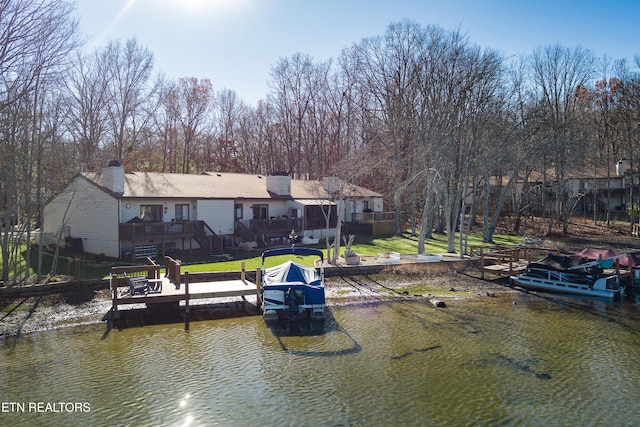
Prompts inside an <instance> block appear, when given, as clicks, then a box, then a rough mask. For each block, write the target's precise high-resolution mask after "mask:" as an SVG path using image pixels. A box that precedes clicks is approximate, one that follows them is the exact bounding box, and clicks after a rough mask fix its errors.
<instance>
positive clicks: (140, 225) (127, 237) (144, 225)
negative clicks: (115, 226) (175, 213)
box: [119, 221, 222, 254]
mask: <svg viewBox="0 0 640 427" xmlns="http://www.w3.org/2000/svg"><path fill="white" fill-rule="evenodd" d="M119 233H120V241H123V242H131V243H132V245H133V246H136V245H138V244H146V243H159V244H164V243H165V242H176V241H180V240H181V239H189V244H190V241H191V239H193V240H195V241H196V242H197V243H198V245H199V246H200V248H201V249H203V250H206V251H207V252H210V253H211V254H216V253H220V252H221V251H222V239H221V238H220V237H218V236H217V235H216V234H215V233H214V232H213V231H212V230H211V229H210V228H209V226H208V225H207V224H206V223H205V222H204V221H172V222H136V223H124V224H120V226H119ZM182 249H185V248H182ZM188 249H191V247H190V246H189V248H188Z"/></svg>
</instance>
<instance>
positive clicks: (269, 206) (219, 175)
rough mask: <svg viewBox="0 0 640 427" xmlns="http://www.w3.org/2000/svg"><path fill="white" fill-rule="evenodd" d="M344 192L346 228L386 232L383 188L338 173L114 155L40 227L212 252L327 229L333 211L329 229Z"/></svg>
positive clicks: (88, 239)
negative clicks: (164, 168)
mask: <svg viewBox="0 0 640 427" xmlns="http://www.w3.org/2000/svg"><path fill="white" fill-rule="evenodd" d="M338 192H342V194H343V195H344V196H343V197H342V200H346V205H345V212H346V215H345V221H346V225H347V228H350V227H353V228H354V230H356V229H357V230H358V232H359V233H362V232H366V231H369V232H376V230H386V229H385V228H384V227H382V228H380V226H379V224H385V223H386V222H387V218H391V217H392V215H388V213H384V212H383V197H382V195H381V194H379V193H376V192H373V191H370V190H367V189H365V188H362V187H358V186H355V185H350V184H346V183H344V182H343V181H339V180H337V179H336V178H328V179H325V180H324V181H307V180H298V179H291V177H289V176H287V175H285V174H278V175H270V176H264V175H249V174H238V173H224V172H210V173H205V174H201V175H188V174H173V173H152V172H131V173H125V171H124V168H123V167H122V166H120V165H119V163H118V162H110V163H109V166H108V167H106V168H104V169H103V171H102V172H101V173H81V174H78V175H76V176H75V177H74V178H73V179H72V180H71V181H70V182H69V183H68V184H67V185H66V187H65V188H64V189H63V190H62V191H60V192H59V193H58V194H57V195H56V196H55V197H53V198H52V199H51V200H50V201H49V202H48V203H47V205H46V207H45V212H44V219H43V233H44V235H45V237H46V238H47V239H48V241H49V242H56V241H58V239H60V241H65V240H66V241H74V242H76V243H77V244H78V246H79V243H80V242H81V245H82V250H83V251H84V252H87V253H93V254H104V255H106V256H110V257H122V258H129V257H134V258H135V257H141V256H145V255H146V254H152V255H153V254H155V253H156V251H158V252H159V253H165V252H169V251H171V250H192V251H196V250H197V251H204V252H205V253H208V254H216V253H221V252H222V251H223V249H224V248H225V247H229V246H236V245H238V244H244V243H247V242H248V243H250V245H249V247H251V246H272V245H280V244H286V243H287V237H288V235H289V234H290V233H291V231H292V230H293V231H294V232H295V233H296V235H297V236H298V237H299V238H303V237H306V238H316V239H317V238H321V237H325V236H326V234H327V223H326V215H327V214H328V213H329V212H330V214H329V228H328V233H329V236H330V237H331V236H333V235H334V233H335V227H336V219H337V208H338V203H340V202H339V200H340V199H341V198H340V197H338V196H337V193H338ZM372 224H373V225H372ZM367 225H369V227H368V228H367ZM363 227H364V228H363Z"/></svg>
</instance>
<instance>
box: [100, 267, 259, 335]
mask: <svg viewBox="0 0 640 427" xmlns="http://www.w3.org/2000/svg"><path fill="white" fill-rule="evenodd" d="M147 263H148V265H145V266H131V267H113V268H112V269H111V281H110V293H111V300H112V307H111V311H112V313H113V319H117V318H118V317H119V313H118V307H120V306H122V305H134V304H144V305H146V306H147V308H148V307H149V305H154V304H165V303H169V304H171V303H175V304H177V305H179V304H180V303H181V302H184V314H185V331H189V302H190V301H191V300H202V299H214V298H225V297H242V298H243V300H244V299H245V298H244V297H245V296H247V295H255V296H256V303H257V304H258V303H259V301H260V288H259V287H258V286H257V285H256V284H255V283H252V282H250V281H249V280H247V279H246V276H245V271H244V267H243V270H242V272H241V273H240V277H239V278H238V279H235V280H220V281H213V282H194V283H190V277H189V273H188V272H185V274H181V272H180V267H181V265H180V261H176V260H173V259H171V258H170V257H165V271H166V273H165V275H164V276H162V275H161V273H160V266H159V265H158V264H156V263H155V262H154V261H153V260H152V259H147ZM256 277H257V280H256V281H257V282H259V281H260V273H259V272H257V273H256ZM128 278H131V279H135V278H138V279H140V280H141V279H142V278H144V279H146V282H145V283H148V284H149V285H150V286H149V290H148V291H147V292H143V293H141V294H133V293H132V287H131V286H130V285H129V282H128Z"/></svg>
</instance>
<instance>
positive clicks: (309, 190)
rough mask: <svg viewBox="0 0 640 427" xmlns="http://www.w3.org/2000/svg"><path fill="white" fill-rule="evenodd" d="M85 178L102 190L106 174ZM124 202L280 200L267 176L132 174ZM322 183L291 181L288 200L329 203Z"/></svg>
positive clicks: (359, 191) (355, 189) (355, 190)
mask: <svg viewBox="0 0 640 427" xmlns="http://www.w3.org/2000/svg"><path fill="white" fill-rule="evenodd" d="M82 176H84V177H85V178H87V179H89V180H91V181H93V182H95V183H96V184H98V185H100V186H102V185H103V182H102V173H83V174H82ZM348 195H349V197H382V195H381V194H380V193H376V192H374V191H371V190H368V189H366V188H363V187H359V186H356V185H349V194H348ZM122 197H123V198H163V199H168V198H176V197H179V198H193V199H276V198H283V196H276V195H275V194H272V193H270V192H269V191H267V176H266V175H251V174H243V173H226V172H207V173H204V174H200V175H195V174H179V173H158V172H128V173H125V176H124V194H123V195H122ZM329 197H330V196H329V194H328V193H327V192H326V190H325V189H324V187H323V185H322V182H321V181H309V180H301V179H292V180H291V196H290V197H288V196H287V197H285V198H287V199H289V198H291V199H327V198H329Z"/></svg>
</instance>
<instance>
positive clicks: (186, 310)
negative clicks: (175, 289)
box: [184, 271, 189, 332]
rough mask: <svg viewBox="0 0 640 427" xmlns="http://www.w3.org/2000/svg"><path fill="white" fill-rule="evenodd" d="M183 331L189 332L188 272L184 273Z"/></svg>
mask: <svg viewBox="0 0 640 427" xmlns="http://www.w3.org/2000/svg"><path fill="white" fill-rule="evenodd" d="M184 304H185V307H184V331H185V332H189V272H188V271H185V272H184Z"/></svg>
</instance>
